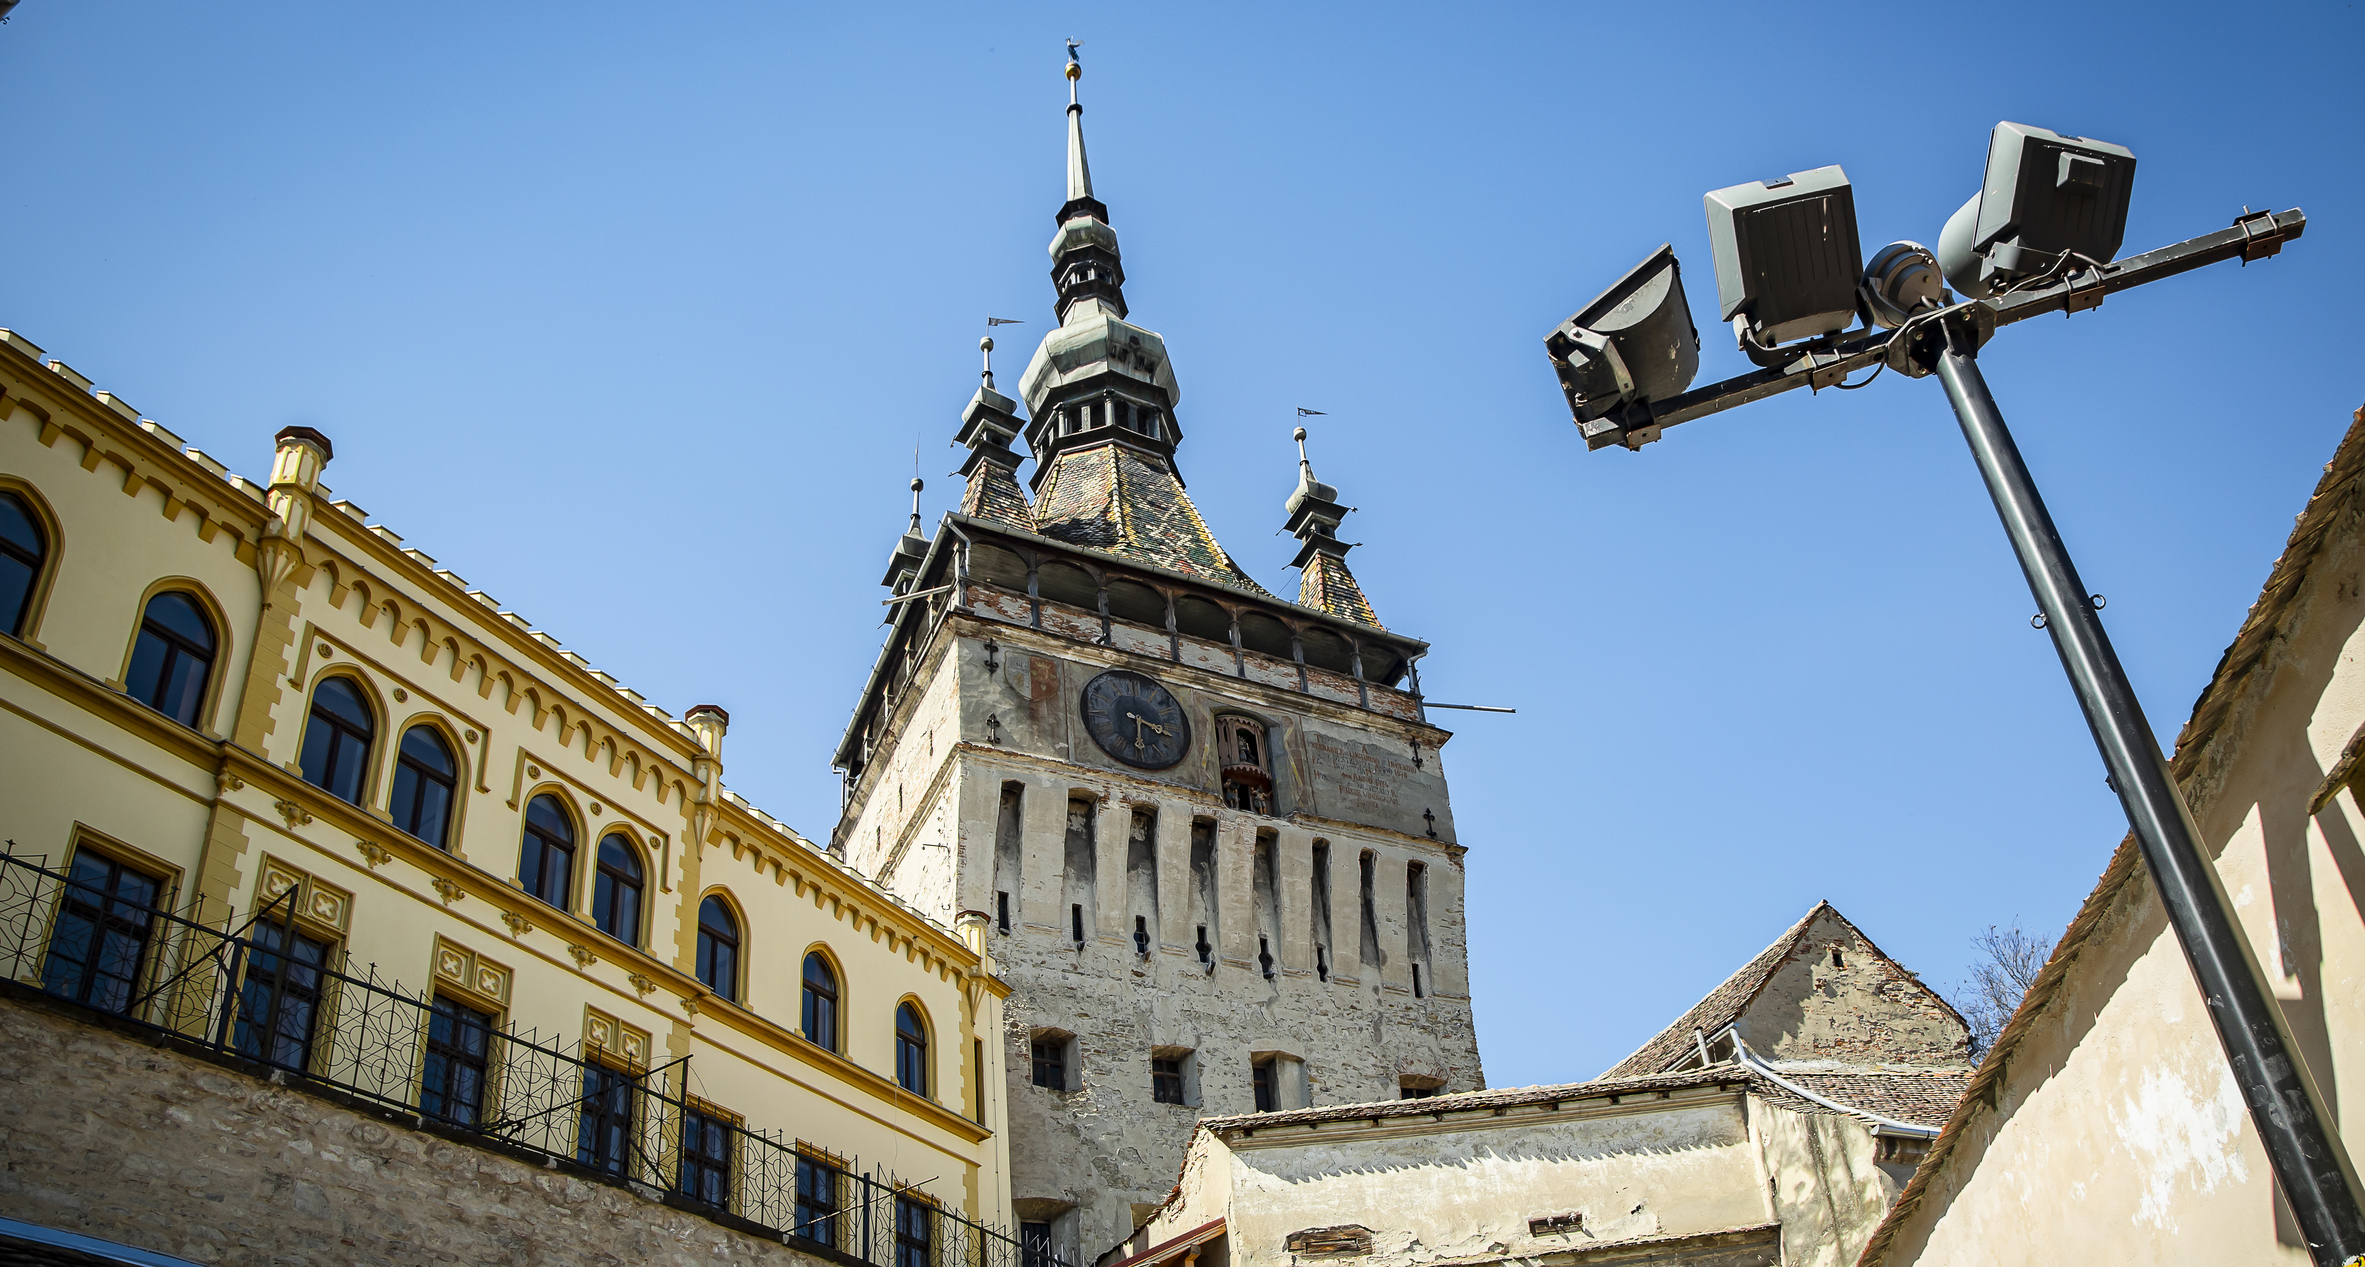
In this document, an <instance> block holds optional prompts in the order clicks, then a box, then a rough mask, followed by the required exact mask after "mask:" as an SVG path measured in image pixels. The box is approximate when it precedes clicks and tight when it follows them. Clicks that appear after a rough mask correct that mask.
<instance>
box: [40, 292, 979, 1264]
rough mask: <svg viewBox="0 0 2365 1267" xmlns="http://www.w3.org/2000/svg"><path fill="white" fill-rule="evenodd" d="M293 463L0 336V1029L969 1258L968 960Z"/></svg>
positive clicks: (871, 1246) (728, 1208)
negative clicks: (245, 458)
mask: <svg viewBox="0 0 2365 1267" xmlns="http://www.w3.org/2000/svg"><path fill="white" fill-rule="evenodd" d="M332 455H333V451H332V447H331V444H330V442H329V441H328V440H327V439H326V438H325V437H322V436H320V435H319V434H318V433H316V432H312V431H310V430H308V429H305V428H289V429H288V430H286V431H283V432H281V433H280V435H279V437H278V440H277V445H276V449H275V452H274V455H273V464H272V467H271V471H270V475H269V478H268V480H267V481H266V482H264V483H260V484H258V483H256V482H253V481H251V480H247V479H244V478H242V477H240V476H238V475H235V474H232V473H231V472H230V471H229V470H228V469H226V468H225V467H224V466H223V465H222V464H221V463H219V462H217V461H215V460H214V459H213V458H211V457H208V456H207V455H205V454H203V453H201V452H199V451H197V450H194V449H189V448H187V447H185V446H184V445H183V444H182V443H181V441H180V440H179V439H178V438H177V437H175V436H173V435H172V434H171V433H170V432H169V431H167V430H165V429H164V428H162V427H161V426H159V425H157V424H156V423H154V422H152V421H143V420H142V419H141V418H140V416H139V414H138V412H137V411H136V410H134V409H132V408H131V407H129V406H128V405H126V404H125V403H124V402H123V401H122V400H120V399H118V398H116V397H114V396H112V395H110V394H108V393H105V392H99V391H94V390H92V385H91V383H90V382H89V380H87V379H85V378H83V377H82V376H81V375H80V374H78V373H76V372H75V371H74V370H72V369H71V368H69V367H67V366H66V365H64V364H62V363H59V362H56V361H53V360H48V359H46V358H45V356H44V354H43V353H42V351H41V349H40V348H38V347H37V346H35V345H34V344H32V343H30V342H29V341H27V340H26V339H25V338H23V337H22V336H20V335H16V334H13V333H10V332H6V331H0V634H9V635H12V636H6V637H0V784H4V794H0V834H4V835H5V836H6V838H7V840H8V842H9V853H8V857H7V859H6V860H5V862H0V895H4V896H0V924H5V926H6V927H5V929H4V931H5V934H6V937H5V941H6V943H7V946H6V948H5V949H0V969H5V975H6V976H7V977H8V978H9V979H10V980H9V981H8V983H7V984H8V986H9V998H10V999H14V1000H16V1001H18V1002H19V1003H20V1004H22V1005H23V1006H26V1007H35V1006H39V1007H43V1008H62V1011H57V1013H56V1015H57V1016H61V1017H64V1018H66V1019H67V1020H91V1021H94V1022H101V1023H104V1024H105V1025H107V1026H112V1027H113V1028H114V1029H115V1030H116V1031H118V1032H120V1033H122V1034H125V1035H128V1036H131V1037H136V1038H140V1039H141V1040H142V1041H147V1042H151V1043H156V1044H162V1045H163V1046H164V1047H165V1048H167V1049H175V1050H178V1051H180V1052H182V1053H184V1054H193V1055H195V1056H198V1057H203V1058H206V1059H211V1060H214V1061H216V1062H217V1063H219V1062H227V1063H230V1064H232V1065H234V1066H237V1067H240V1068H242V1069H245V1070H246V1071H248V1072H250V1073H254V1074H256V1075H258V1076H261V1077H264V1078H266V1079H268V1080H269V1081H271V1082H274V1083H286V1084H288V1085H292V1086H298V1087H305V1088H310V1089H317V1090H319V1091H320V1092H321V1093H322V1094H324V1095H326V1096H329V1097H330V1098H331V1099H336V1100H338V1101H339V1102H340V1103H348V1104H352V1105H354V1106H357V1107H359V1108H362V1109H367V1110H369V1111H371V1112H374V1113H376V1114H378V1115H379V1116H381V1117H384V1116H387V1115H392V1116H394V1117H395V1118H396V1120H397V1121H398V1122H400V1121H402V1120H403V1115H404V1114H406V1113H407V1114H408V1115H409V1116H410V1119H412V1120H414V1121H415V1124H416V1125H418V1126H419V1127H420V1128H421V1129H428V1128H432V1129H434V1130H435V1131H438V1132H440V1133H441V1135H442V1136H443V1137H447V1138H456V1139H459V1140H461V1141H462V1142H479V1143H482V1144H484V1145H485V1146H486V1147H488V1148H493V1149H495V1150H497V1151H506V1152H508V1153H510V1154H511V1155H519V1156H524V1157H525V1158H526V1159H527V1160H529V1161H531V1160H539V1161H540V1162H541V1163H542V1164H544V1165H545V1166H546V1167H548V1168H550V1169H553V1170H557V1171H560V1172H562V1173H566V1174H569V1175H573V1176H576V1177H578V1178H581V1179H585V1180H589V1181H597V1180H602V1179H606V1180H611V1181H612V1183H611V1186H624V1187H629V1188H631V1189H633V1190H634V1191H639V1192H641V1194H642V1196H644V1197H654V1198H659V1201H658V1204H662V1205H670V1206H680V1207H685V1208H689V1209H692V1210H693V1212H703V1213H705V1214H708V1215H711V1216H713V1217H714V1218H715V1219H717V1220H719V1221H720V1222H721V1223H723V1224H724V1225H726V1226H728V1227H731V1228H733V1229H735V1230H736V1231H737V1232H739V1233H741V1234H747V1233H753V1234H755V1235H758V1236H761V1237H764V1238H766V1239H775V1240H777V1239H782V1238H786V1239H787V1241H788V1248H790V1249H797V1250H803V1251H806V1252H814V1253H819V1254H821V1256H823V1257H829V1256H831V1252H833V1251H834V1252H835V1253H836V1254H838V1255H844V1254H852V1255H854V1256H856V1257H862V1258H867V1259H869V1260H871V1261H879V1262H892V1261H896V1260H895V1259H894V1258H893V1257H892V1256H891V1255H892V1254H893V1253H894V1252H895V1249H896V1247H898V1246H901V1247H902V1248H904V1249H909V1248H910V1247H911V1246H912V1244H913V1243H915V1242H918V1243H922V1244H924V1245H926V1246H927V1248H928V1252H930V1253H931V1254H932V1255H935V1256H936V1257H937V1258H938V1259H941V1258H942V1256H943V1255H945V1254H947V1253H953V1252H955V1251H958V1253H959V1256H960V1257H962V1258H966V1259H968V1260H970V1261H977V1262H982V1261H984V1259H985V1258H987V1257H992V1256H996V1255H999V1254H1000V1253H1001V1251H1002V1245H1003V1243H1002V1242H1001V1241H1000V1240H999V1239H998V1234H997V1232H998V1229H1000V1228H1003V1227H1006V1226H1008V1219H1009V1209H1010V1191H1009V1182H1008V1163H1007V1156H1008V1154H1007V1147H1006V1144H1005V1143H1004V1139H1003V1134H1002V1131H1001V1129H1000V1126H1001V1123H1002V1121H1003V1098H1004V1093H1003V1090H1002V1088H1003V1087H1004V1086H1005V1085H1006V1080H1005V1077H1004V1074H1003V1070H1002V1047H1003V1044H1002V1043H1001V1042H999V1041H996V1040H997V1039H998V1036H999V1035H1000V1034H1001V1032H1002V1028H1003V1022H1002V1012H1001V1008H1002V1002H1001V1001H1002V998H1003V997H1004V995H1005V994H1006V993H1007V989H1006V987H1005V986H1004V985H1003V984H1002V983H1001V982H1000V981H998V980H997V979H995V977H994V976H993V975H992V973H991V967H990V965H989V964H988V963H987V962H986V961H985V957H984V956H985V939H984V929H983V926H982V922H981V921H977V922H973V924H972V925H971V926H966V927H963V928H961V929H958V930H953V929H947V928H945V927H943V926H942V925H940V924H938V923H935V922H933V921H931V920H929V919H927V918H925V917H923V916H922V915H920V914H919V913H917V912H916V911H913V910H911V909H909V908H907V907H906V906H904V905H903V904H902V903H901V902H899V901H898V900H897V899H896V898H894V897H892V896H890V895H888V894H887V893H886V892H884V891H883V890H881V889H880V888H879V887H877V886H875V885H873V884H872V883H870V882H869V881H867V880H865V879H864V878H862V877H861V876H859V875H857V874H855V873H854V872H852V871H850V870H848V869H847V868H845V867H844V866H842V865H840V864H839V863H838V862H837V861H835V860H834V859H832V858H831V857H829V856H828V855H827V854H826V852H825V851H824V850H822V849H821V848H820V847H818V846H816V845H815V844H813V843H812V842H811V841H809V840H807V839H806V838H805V837H803V836H801V835H799V834H798V833H796V832H795V831H792V830H791V829H789V828H788V827H787V826H785V825H784V824H782V823H780V822H778V821H776V820H774V819H773V818H771V817H770V816H768V815H766V814H764V813H762V812H761V811H759V810H757V809H756V808H754V807H753V806H751V805H749V804H748V803H747V802H746V801H744V800H742V799H741V798H739V797H738V796H736V795H734V794H733V793H731V792H730V791H728V790H727V789H726V788H725V787H724V785H723V783H722V769H723V761H722V750H723V745H724V736H725V733H726V730H727V727H728V720H729V719H728V716H727V715H726V714H725V713H724V712H723V710H722V709H720V708H716V707H713V706H701V707H699V708H696V709H693V710H691V711H690V712H689V713H688V714H687V715H686V716H684V717H681V718H676V717H673V716H670V715H668V714H667V713H666V712H665V711H663V710H662V709H660V708H658V707H657V706H655V705H653V704H651V703H649V702H648V701H646V700H644V699H642V698H641V697H640V696H639V695H637V694H635V693H633V692H632V691H630V690H627V689H625V688H623V687H622V686H620V685H619V684H618V683H617V682H616V680H615V679H613V678H611V677H609V676H607V675H606V674H604V673H600V672H598V671H597V670H595V669H593V668H592V667H591V666H590V665H589V664H588V663H587V662H586V661H585V660H584V659H583V658H582V657H580V656H578V655H576V654H574V653H572V652H570V651H567V650H565V649H564V648H563V647H562V646H561V645H560V644H559V642H558V641H557V640H556V639H554V638H553V637H551V636H550V635H549V634H547V633H544V632H542V631H540V630H537V629H534V628H532V627H531V626H530V625H528V624H527V622H526V621H524V620H523V619H521V618H520V617H518V616H517V615H516V614H514V613H511V612H507V611H503V610H501V609H500V608H499V607H498V605H497V604H496V603H495V602H494V600H492V599H491V598H489V597H488V596H486V595H484V594H483V593H481V592H478V591H474V590H471V589H469V588H468V587H467V585H466V584H465V582H463V581H462V580H461V579H460V578H459V577H458V576H455V575H454V574H453V573H452V572H451V571H449V570H447V569H445V568H443V567H442V566H440V565H439V564H438V563H437V561H436V560H434V559H432V558H429V557H428V556H426V555H424V554H422V553H420V552H419V551H417V550H414V549H408V548H406V547H405V546H404V545H403V542H402V538H401V537H400V536H398V535H397V534H396V533H394V532H393V531H391V530H390V529H388V528H386V527H383V526H378V525H373V524H370V523H368V522H366V517H365V515H364V513H363V512H362V510H361V509H360V508H359V507H356V506H354V505H352V504H351V503H349V502H344V501H338V500H335V499H334V497H333V494H331V493H330V491H329V490H328V489H327V488H326V487H324V486H323V485H322V484H321V476H322V472H323V470H324V468H325V467H327V466H328V465H329V464H330V461H331V458H332ZM36 996H37V997H36ZM0 1002H5V1001H0ZM45 1015H48V1014H47V1013H45ZM242 1062H243V1063H242ZM149 1067H150V1068H151V1069H152V1068H154V1067H155V1066H154V1065H153V1064H151V1065H150V1066H149ZM19 1090H20V1092H22V1093H23V1094H25V1095H27V1096H28V1097H32V1092H30V1091H27V1090H25V1089H24V1088H23V1087H21V1086H20V1088H19ZM20 1107H24V1108H28V1109H30V1108H32V1107H36V1106H30V1105H28V1106H20ZM65 1146H66V1145H65V1144H64V1143H61V1144H60V1147H65ZM191 1146H192V1147H203V1146H205V1145H203V1144H201V1143H196V1142H193V1143H192V1145H191ZM184 1186H186V1185H184ZM14 1195H15V1196H16V1197H17V1198H20V1200H12V1201H11V1203H10V1204H11V1205H12V1206H13V1207H15V1208H14V1209H12V1211H11V1212H12V1213H16V1212H17V1210H32V1213H29V1214H18V1217H26V1218H31V1219H33V1220H34V1221H41V1219H40V1213H39V1210H38V1209H37V1208H36V1207H35V1206H30V1205H26V1204H25V1201H28V1200H30V1198H29V1197H26V1193H25V1192H24V1191H19V1192H17V1193H16V1194H14ZM202 1196H203V1194H202V1193H198V1194H195V1195H191V1194H189V1193H167V1192H164V1191H163V1190H162V1189H158V1190H157V1191H155V1192H147V1191H141V1192H127V1193H126V1194H124V1200H125V1201H126V1202H128V1203H130V1204H133V1205H138V1204H140V1203H154V1202H164V1203H166V1204H167V1205H169V1204H170V1203H171V1202H172V1201H176V1200H181V1199H183V1198H184V1197H185V1198H187V1199H190V1200H196V1199H198V1198H200V1197H202ZM217 1200H218V1198H217ZM127 1218H128V1216H127ZM865 1220H868V1221H865ZM136 1223H137V1220H136V1219H130V1220H129V1222H127V1223H126V1224H125V1226H124V1227H119V1228H113V1229H111V1230H112V1231H113V1232H119V1233H122V1234H123V1235H124V1236H125V1237H126V1239H133V1240H135V1241H141V1242H142V1243H148V1244H149V1246H150V1247H151V1248H154V1249H157V1250H160V1251H164V1252H175V1251H176V1249H177V1248H178V1247H176V1246H175V1245H172V1244H164V1243H154V1242H155V1241H156V1240H157V1238H156V1237H154V1236H149V1237H144V1238H143V1237H140V1236H137V1235H134V1233H135V1232H136V1231H137V1229H136V1227H135V1226H133V1225H134V1224H136ZM92 1230H93V1231H94V1232H99V1233H102V1234H104V1233H107V1232H108V1231H110V1229H101V1228H95V1227H94V1228H93V1229H92ZM899 1238H900V1239H899ZM347 1243H348V1244H350V1243H352V1242H351V1241H350V1240H348V1241H347ZM881 1246H885V1247H886V1248H884V1249H882V1248H880V1247H881ZM866 1251H867V1252H866Z"/></svg>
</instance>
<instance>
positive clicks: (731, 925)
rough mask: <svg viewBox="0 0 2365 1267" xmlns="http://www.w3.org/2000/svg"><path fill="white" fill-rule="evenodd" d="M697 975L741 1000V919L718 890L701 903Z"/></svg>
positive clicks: (722, 993) (727, 995)
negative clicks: (733, 913)
mask: <svg viewBox="0 0 2365 1267" xmlns="http://www.w3.org/2000/svg"><path fill="white" fill-rule="evenodd" d="M698 979H699V980H700V981H703V982H705V983H706V988H707V989H709V990H712V991H714V992H715V993H716V994H717V995H720V996H721V997H723V998H726V999H729V1000H731V1001H732V1002H734V1003H736V1002H738V1001H739V920H738V918H737V917H735V916H733V915H732V914H731V904H730V903H728V902H725V901H724V900H723V899H722V897H721V896H720V895H719V894H710V895H709V896H708V897H707V899H706V900H705V901H703V902H700V903H699V904H698Z"/></svg>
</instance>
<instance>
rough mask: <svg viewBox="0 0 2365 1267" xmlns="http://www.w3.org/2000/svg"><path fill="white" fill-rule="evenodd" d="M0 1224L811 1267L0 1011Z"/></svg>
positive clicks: (141, 1051) (569, 1257)
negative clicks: (4, 1219) (1, 1054)
mask: <svg viewBox="0 0 2365 1267" xmlns="http://www.w3.org/2000/svg"><path fill="white" fill-rule="evenodd" d="M0 1051H5V1052H6V1053H7V1059H6V1061H5V1062H4V1063H0V1212H5V1213H6V1214H7V1215H9V1216H10V1217H13V1218H18V1219H23V1220H25V1221H27V1222H32V1223H40V1224H44V1225H47V1226H50V1227H55V1228H62V1229H65V1230H68V1231H74V1232H80V1233H82V1234H84V1235H87V1236H97V1237H103V1238H105V1239H108V1240H113V1241H119V1242H122V1243H125V1244H130V1245H137V1246H141V1247H144V1248H147V1249H153V1250H156V1251H159V1252H162V1253H167V1254H177V1255H180V1256H181V1257H184V1258H189V1259H193V1260H195V1261H198V1262H202V1263H228V1264H245V1263H255V1264H262V1263H269V1264H272V1265H273V1267H314V1265H317V1267H346V1265H348V1264H414V1263H415V1264H496V1263H497V1264H504V1265H514V1267H527V1265H529V1264H530V1265H534V1267H541V1265H543V1264H550V1265H554V1267H555V1265H557V1264H565V1265H566V1267H591V1265H595V1264H609V1263H613V1264H634V1265H635V1267H638V1265H640V1264H652V1265H656V1264H662V1265H665V1267H674V1265H677V1264H678V1265H679V1267H689V1265H690V1264H693V1263H695V1264H701V1265H705V1267H711V1265H712V1264H718V1263H750V1264H754V1263H764V1264H781V1265H783V1267H786V1265H789V1264H794V1265H796V1267H825V1264H841V1265H842V1264H846V1263H852V1262H854V1261H855V1260H853V1259H847V1258H842V1257H841V1256H837V1255H825V1254H819V1253H807V1252H803V1251H797V1250H791V1249H789V1248H787V1247H786V1246H784V1245H781V1244H780V1243H778V1242H776V1241H770V1240H766V1239H764V1238H762V1237H760V1236H757V1235H753V1234H749V1233H744V1232H740V1231H735V1230H733V1229H731V1228H728V1227H725V1226H723V1225H721V1224H719V1223H716V1222H714V1221H712V1220H710V1219H707V1218H705V1217H703V1216H701V1215H698V1214H694V1213H691V1212H690V1211H687V1210H679V1209H674V1208H671V1207H669V1206H666V1205H663V1204H660V1203H658V1202H656V1201H652V1200H649V1199H646V1198H644V1197H642V1196H639V1195H638V1194H636V1193H635V1192H633V1191H632V1190H631V1189H629V1188H626V1187H623V1186H620V1185H616V1184H610V1183H607V1182H604V1181H600V1180H596V1179H590V1178H584V1177H580V1176H577V1175H573V1174H568V1173H564V1172H561V1171H558V1170H553V1169H548V1168H546V1167H544V1166H540V1165H536V1164H534V1163H532V1162H530V1161H526V1160H522V1159H519V1158H515V1157H511V1156H509V1155H506V1154H503V1153H499V1152H495V1151H491V1150H489V1149H485V1148H480V1147H477V1146H474V1145H471V1144H465V1143H460V1142H456V1141H454V1140H450V1139H446V1138H444V1137H442V1136H439V1135H436V1134H433V1133H430V1132H427V1131H422V1130H417V1129H414V1128H411V1127H408V1126H405V1125H402V1124H400V1123H399V1122H396V1121H392V1120H389V1119H388V1118H387V1117H385V1116H384V1115H381V1114H375V1113H369V1112H361V1111H356V1110H354V1109H350V1108H346V1107H342V1106H341V1105H339V1104H337V1103H335V1102H332V1101H331V1100H329V1099H327V1098H323V1097H321V1096H318V1095H315V1094H312V1093H310V1092H306V1091H299V1090H296V1089H294V1088H291V1087H284V1086H277V1085H273V1084H272V1083H269V1082H266V1081H263V1080H260V1079H257V1078H255V1077H253V1076H251V1075H249V1074H246V1073H244V1072H240V1071H237V1070H234V1069H230V1068H226V1067H224V1066H221V1065H218V1064H215V1063H212V1062H210V1061H206V1060H201V1059H198V1058H195V1057H191V1056H184V1055H181V1054H178V1053H176V1052H174V1051H171V1050H166V1049H160V1048H157V1047H154V1046H150V1045H148V1044H146V1043H144V1042H142V1041H140V1040H139V1039H138V1038H135V1037H132V1036H129V1035H127V1034H120V1033H116V1032H114V1031H113V1030H110V1029H107V1028H102V1027H100V1026H99V1025H95V1024H90V1023H85V1022H83V1021H81V1020H77V1019H73V1018H72V1017H70V1016H69V1015H68V1014H66V1011H65V1009H63V1008H55V1009H53V1008H51V1007H50V1006H48V1005H46V1004H45V1003H43V1002H41V1001H38V1000H25V999H24V998H22V996H21V995H18V994H16V993H15V992H13V991H12V992H11V993H10V994H9V995H8V996H6V997H0Z"/></svg>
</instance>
